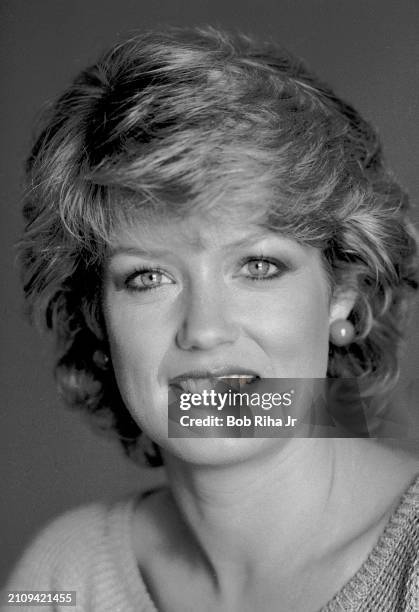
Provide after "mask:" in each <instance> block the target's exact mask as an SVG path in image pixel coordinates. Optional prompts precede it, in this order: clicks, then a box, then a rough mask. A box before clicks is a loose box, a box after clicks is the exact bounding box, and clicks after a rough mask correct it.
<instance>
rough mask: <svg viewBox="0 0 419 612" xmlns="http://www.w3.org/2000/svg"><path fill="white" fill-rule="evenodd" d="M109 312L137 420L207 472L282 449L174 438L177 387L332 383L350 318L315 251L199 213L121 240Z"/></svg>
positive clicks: (111, 272)
mask: <svg viewBox="0 0 419 612" xmlns="http://www.w3.org/2000/svg"><path fill="white" fill-rule="evenodd" d="M104 313H105V321H106V326H107V332H108V337H109V342H110V350H111V357H112V363H113V367H114V369H115V373H116V377H117V381H118V385H119V388H120V392H121V395H122V397H123V399H124V401H125V403H126V406H127V407H128V409H129V411H130V412H131V414H132V415H133V417H134V419H135V420H136V421H137V422H138V424H139V425H140V427H141V428H142V429H143V430H144V431H145V433H146V434H148V436H149V437H150V438H151V439H152V440H154V441H155V442H157V443H158V444H159V445H160V446H162V447H163V449H166V451H169V452H171V453H174V454H177V455H178V456H181V457H183V458H184V459H187V460H189V461H193V462H199V461H203V462H207V463H208V462H210V463H211V462H222V461H228V460H233V459H234V460H240V459H243V458H244V457H246V456H248V455H252V454H253V453H256V452H258V449H259V448H260V447H264V446H266V445H273V444H278V442H279V440H277V439H267V440H264V439H259V440H255V439H250V440H249V439H247V440H245V439H227V438H219V439H213V438H211V439H207V440H202V439H198V440H197V439H191V438H168V436H167V427H168V423H167V402H168V390H169V388H170V385H171V381H173V379H175V378H176V377H179V376H184V377H185V379H188V378H191V377H193V376H197V375H199V372H201V371H202V372H210V373H211V372H214V373H219V371H220V370H222V371H223V372H224V373H230V374H232V375H234V374H240V373H242V374H243V373H245V372H250V373H256V374H258V375H259V376H260V377H262V378H281V377H282V378H321V377H324V376H325V375H326V370H327V360H328V334H329V324H330V321H331V320H333V319H335V318H338V317H340V316H346V315H345V313H343V312H342V308H341V306H340V305H339V303H337V302H333V301H331V300H330V292H329V287H328V282H327V278H326V273H325V270H324V268H323V265H322V260H321V253H320V251H319V250H318V249H315V248H312V247H306V246H302V245H300V244H298V243H297V242H295V241H294V240H292V239H289V238H285V237H282V236H281V235H279V234H277V233H272V232H269V231H267V230H266V229H261V228H260V227H258V226H250V225H249V224H248V223H246V219H245V216H243V219H242V221H241V222H240V221H237V222H234V224H231V223H229V220H228V219H227V218H226V217H221V218H219V219H218V221H214V220H209V219H208V218H203V217H199V216H196V215H193V216H190V217H189V218H188V219H186V220H182V221H181V222H179V221H171V220H165V219H164V218H163V217H162V218H160V219H155V220H153V221H150V220H149V221H144V222H143V223H140V222H139V223H138V224H137V225H135V226H131V227H130V228H129V229H125V230H121V231H120V232H119V234H118V236H117V240H116V245H115V247H114V248H113V249H112V251H111V252H110V254H109V258H108V260H107V264H106V272H105V280H104ZM346 314H347V313H346ZM188 373H189V374H191V376H190V377H188ZM203 377H204V376H203Z"/></svg>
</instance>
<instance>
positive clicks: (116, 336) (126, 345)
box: [105, 306, 167, 426]
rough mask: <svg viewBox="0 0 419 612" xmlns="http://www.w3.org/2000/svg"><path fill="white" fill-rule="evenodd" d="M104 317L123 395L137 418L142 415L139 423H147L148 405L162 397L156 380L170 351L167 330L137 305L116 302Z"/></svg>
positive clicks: (115, 369)
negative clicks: (145, 421) (140, 311)
mask: <svg viewBox="0 0 419 612" xmlns="http://www.w3.org/2000/svg"><path fill="white" fill-rule="evenodd" d="M143 315H144V313H143ZM105 319H106V325H107V332H108V338H109V344H110V351H111V356H112V363H113V367H114V371H115V376H116V379H117V382H118V387H119V390H120V393H121V396H122V398H123V399H124V402H125V404H126V405H127V407H128V409H129V410H130V412H131V414H132V415H133V416H134V418H136V417H140V418H141V423H140V426H144V425H145V423H144V418H145V419H146V420H147V419H148V416H150V415H151V414H152V413H153V411H152V410H147V408H148V407H150V406H151V405H152V404H154V403H156V402H157V401H158V402H160V401H161V398H160V397H158V398H157V395H156V394H157V393H158V389H156V380H157V379H158V376H159V367H160V364H161V363H162V360H163V357H164V354H165V352H166V351H167V330H164V329H163V328H162V326H161V325H156V324H155V321H156V318H155V317H154V325H153V322H152V319H150V320H148V318H147V316H141V319H140V318H139V317H138V312H136V311H134V309H133V311H130V309H127V308H118V307H114V306H113V307H112V308H111V309H108V313H107V316H105ZM165 400H166V396H165ZM166 401H167V400H166Z"/></svg>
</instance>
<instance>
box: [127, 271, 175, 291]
mask: <svg viewBox="0 0 419 612" xmlns="http://www.w3.org/2000/svg"><path fill="white" fill-rule="evenodd" d="M171 284H173V281H172V279H171V278H169V276H167V274H165V272H163V270H160V269H158V268H141V269H138V270H135V272H132V273H131V274H130V275H129V276H128V277H127V278H126V280H125V286H126V287H127V289H129V290H130V291H150V290H151V289H157V288H158V287H161V286H162V285H171Z"/></svg>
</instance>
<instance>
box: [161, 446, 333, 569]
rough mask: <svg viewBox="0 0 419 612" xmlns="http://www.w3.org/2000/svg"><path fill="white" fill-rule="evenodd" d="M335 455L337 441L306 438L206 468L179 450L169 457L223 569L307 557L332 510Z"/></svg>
mask: <svg viewBox="0 0 419 612" xmlns="http://www.w3.org/2000/svg"><path fill="white" fill-rule="evenodd" d="M339 444H340V445H341V446H342V440H340V441H339ZM336 454H337V453H336V445H335V444H334V441H333V440H332V439H303V438H300V439H294V440H292V442H290V443H289V444H288V445H287V446H286V447H284V448H283V449H282V450H281V452H279V453H278V452H275V453H272V454H266V455H264V456H263V457H260V456H258V458H257V459H255V458H253V459H251V460H246V461H245V462H243V463H238V464H235V465H229V466H216V467H214V466H210V467H208V466H199V465H194V464H191V463H186V462H184V461H182V460H181V459H179V458H177V457H174V456H172V455H165V463H166V467H167V471H168V476H169V482H170V483H171V492H172V496H173V498H174V501H175V504H176V506H177V508H178V510H179V511H180V514H181V516H182V518H183V521H184V522H185V523H186V525H187V526H188V528H189V530H190V532H191V533H192V535H193V536H194V539H195V541H196V542H197V543H198V545H199V547H200V549H201V551H202V552H203V554H204V557H205V559H206V561H207V562H208V563H209V565H210V566H211V568H212V570H213V571H214V572H215V574H216V575H217V573H220V572H222V571H223V568H225V567H228V568H236V570H237V572H238V573H239V572H240V571H242V570H243V568H247V573H254V572H255V571H263V568H264V567H265V566H266V565H267V566H268V567H276V568H278V563H281V562H282V563H284V562H285V564H290V563H291V562H292V563H296V564H298V559H299V558H301V559H307V551H308V550H310V549H311V550H315V541H316V538H317V537H318V533H319V528H321V526H322V525H323V524H324V525H325V527H326V526H327V519H328V518H330V512H331V511H332V510H333V500H334V498H335V496H334V491H335V489H336V478H335V472H336V470H335V465H336ZM329 528H330V523H329ZM323 541H324V538H323ZM284 560H285V561H284ZM291 560H292V561H291ZM217 568H218V569H219V571H218V572H217Z"/></svg>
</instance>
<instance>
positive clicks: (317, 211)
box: [20, 27, 417, 465]
mask: <svg viewBox="0 0 419 612" xmlns="http://www.w3.org/2000/svg"><path fill="white" fill-rule="evenodd" d="M252 197H254V202H255V209H254V211H255V215H256V217H255V218H257V221H258V223H260V225H262V226H264V227H267V228H269V229H271V230H275V231H278V232H281V233H282V234H285V235H288V236H292V237H293V238H294V239H295V240H297V241H299V242H301V243H303V244H307V245H312V246H315V247H318V248H320V249H321V251H322V253H323V260H324V263H325V266H326V269H327V272H328V275H329V278H330V281H331V287H332V289H334V288H336V287H339V286H345V287H347V288H351V289H353V290H354V291H355V292H356V295H357V296H358V299H357V301H356V303H355V306H354V308H353V310H352V312H351V314H350V320H351V321H352V322H353V324H354V326H355V329H356V337H355V340H354V342H353V343H352V344H351V345H350V346H349V347H336V346H332V345H331V346H330V354H329V368H328V375H329V376H333V377H354V376H355V377H357V378H358V380H359V382H360V385H361V387H362V393H363V395H364V396H365V397H368V396H380V395H384V394H385V393H387V391H388V390H389V389H390V388H391V387H392V386H393V385H394V384H395V381H396V379H397V375H398V353H399V351H398V347H399V344H400V340H401V337H402V331H403V330H402V328H403V324H404V322H405V313H406V309H407V307H408V304H409V301H410V299H411V297H412V295H413V290H415V289H416V288H417V277H416V273H417V260H416V237H415V233H414V230H413V227H412V225H411V224H410V223H409V221H408V219H407V213H408V198H407V196H406V194H405V193H404V192H403V191H402V190H401V188H400V187H399V185H398V184H397V183H396V181H395V180H394V178H393V177H392V175H391V173H390V172H389V171H388V170H387V169H386V167H385V165H384V163H383V159H382V153H381V148H380V144H379V141H378V138H377V135H376V133H375V131H374V130H373V129H372V127H371V126H370V125H369V124H368V123H367V122H366V121H364V119H362V118H361V117H360V115H359V114H358V113H357V112H356V111H355V110H354V109H353V108H352V106H350V105H349V104H347V103H346V102H344V101H342V100H340V99H339V98H338V97H337V96H336V95H335V94H334V93H333V92H332V91H331V89H330V88H329V87H328V86H326V85H325V84H323V83H322V82H321V81H319V80H318V79H317V78H316V77H315V76H314V75H313V74H312V73H311V72H310V71H309V70H308V69H307V68H306V66H305V65H304V64H303V63H302V62H301V61H300V60H298V59H296V58H294V57H292V56H291V55H290V54H289V53H288V52H287V51H285V50H284V49H282V48H281V47H279V46H277V45H275V44H271V43H258V42H256V41H254V40H253V39H251V38H249V37H247V36H244V35H242V34H232V33H227V32H223V31H220V30H216V29H214V28H210V27H207V28H195V29H183V28H177V29H168V30H165V31H158V32H147V33H145V34H139V35H137V36H135V37H133V38H130V39H129V40H126V41H125V42H122V43H120V44H118V45H116V46H115V47H114V48H112V49H111V50H110V51H108V52H107V53H105V54H104V55H103V56H102V57H101V58H100V59H99V60H98V61H97V62H96V63H95V64H94V65H92V66H90V67H89V68H87V69H86V70H84V71H83V72H82V73H81V74H80V75H79V76H78V77H77V78H76V79H75V80H74V82H73V83H72V84H71V85H70V86H69V87H68V89H67V90H66V91H65V92H64V93H63V95H62V96H61V97H59V98H58V100H57V101H56V102H55V103H53V104H52V105H51V107H50V108H49V109H47V111H46V112H45V115H44V118H43V123H42V126H41V129H40V133H39V136H38V137H37V139H36V142H35V144H34V147H33V149H32V152H31V155H30V157H29V159H28V163H27V189H26V193H25V204H24V217H25V220H26V228H25V232H24V236H23V239H22V241H21V243H20V261H21V268H22V275H23V283H24V291H25V297H26V300H27V304H28V310H29V312H30V314H31V315H32V317H33V318H34V319H36V321H37V322H38V323H39V325H40V326H42V327H46V328H48V329H50V330H52V332H53V333H54V334H55V337H56V339H57V351H58V352H57V363H56V370H55V376H56V380H57V383H58V387H59V390H60V393H61V395H62V397H63V398H64V400H65V401H66V402H67V403H68V404H69V405H71V406H73V407H74V406H76V407H79V408H82V409H84V410H86V411H88V413H90V414H91V415H93V416H94V417H95V418H96V419H97V420H98V421H99V422H100V423H101V424H102V426H103V427H108V428H111V429H112V430H114V431H115V432H116V433H117V435H118V436H119V438H120V440H121V442H122V444H123V447H124V448H125V450H126V452H127V453H128V454H132V453H133V451H134V449H135V446H136V443H137V441H138V438H139V435H140V434H141V431H140V429H139V427H138V425H137V424H136V423H135V422H134V420H133V419H132V418H131V416H130V414H129V412H128V410H127V409H126V407H125V406H124V405H123V402H122V400H121V398H120V395H119V391H118V388H117V385H116V381H115V378H114V375H113V372H112V368H110V369H103V368H101V367H100V366H98V365H97V363H95V360H94V359H93V355H94V353H95V351H97V350H98V349H100V350H106V348H107V341H106V329H105V326H104V321H103V316H102V309H101V279H102V266H103V262H104V259H105V257H106V252H107V249H108V247H109V245H110V244H111V242H112V237H113V235H114V232H115V230H116V229H117V228H118V226H120V224H121V223H122V222H126V221H129V220H132V219H134V218H135V216H136V215H138V213H139V212H140V211H144V210H150V209H151V210H153V212H157V213H158V214H160V213H162V214H163V213H164V214H171V215H174V216H182V215H185V214H188V213H190V212H192V211H196V210H199V209H205V210H208V209H209V208H214V209H216V207H217V206H218V207H220V206H224V207H226V206H227V205H228V207H230V210H231V211H232V212H233V211H234V209H235V208H236V207H238V206H239V205H240V203H241V202H242V201H243V199H244V198H245V199H246V201H249V198H252ZM155 450H157V449H155ZM147 457H148V460H149V462H150V463H151V464H154V465H157V464H159V463H160V458H159V454H158V452H156V454H152V455H148V456H147Z"/></svg>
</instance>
